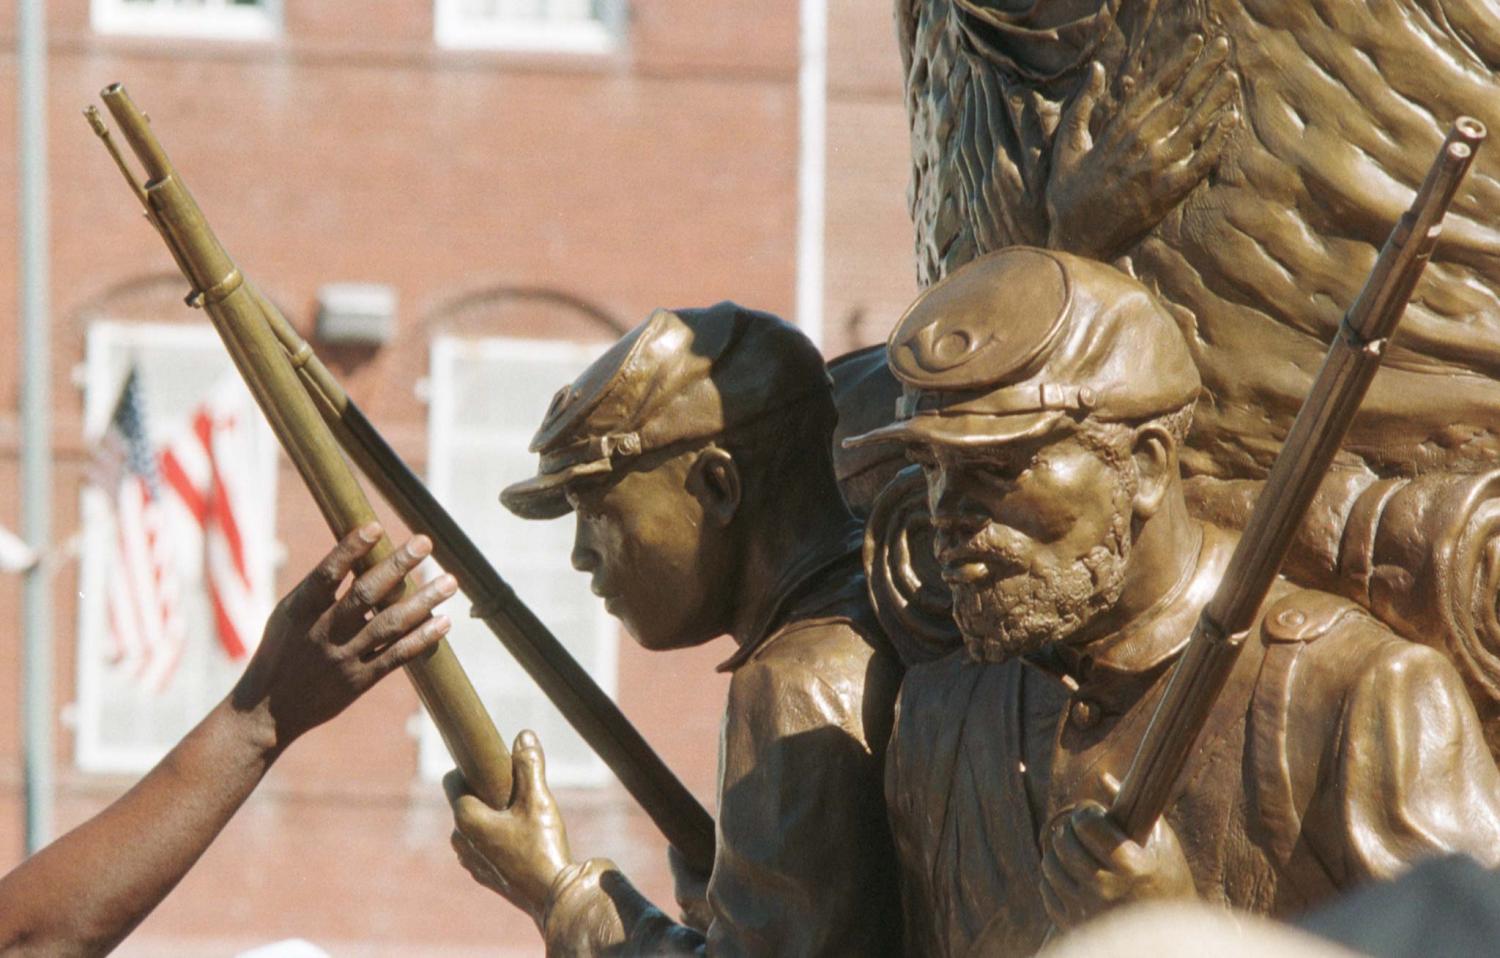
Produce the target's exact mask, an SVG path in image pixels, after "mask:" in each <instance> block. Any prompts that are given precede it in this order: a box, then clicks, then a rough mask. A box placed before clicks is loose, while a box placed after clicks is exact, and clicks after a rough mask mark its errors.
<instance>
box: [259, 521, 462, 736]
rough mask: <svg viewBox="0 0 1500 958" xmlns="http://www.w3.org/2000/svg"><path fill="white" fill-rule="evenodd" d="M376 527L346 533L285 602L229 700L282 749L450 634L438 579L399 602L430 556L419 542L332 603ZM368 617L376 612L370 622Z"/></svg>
mask: <svg viewBox="0 0 1500 958" xmlns="http://www.w3.org/2000/svg"><path fill="white" fill-rule="evenodd" d="M380 536H381V530H380V526H378V525H375V524H373V523H372V524H370V525H368V526H366V527H364V528H362V529H359V530H356V531H355V532H351V533H350V534H349V535H347V536H345V537H344V540H343V541H342V542H340V543H339V544H338V545H337V546H335V547H334V549H333V551H332V552H330V553H328V555H327V556H325V557H324V558H323V561H322V562H320V563H318V566H317V568H315V569H313V571H312V572H310V573H308V575H307V577H306V578H304V579H303V580H302V581H301V582H300V583H298V585H297V587H296V588H295V589H293V590H292V591H291V592H290V593H288V594H287V595H286V597H285V598H283V599H282V600H281V602H280V603H279V604H278V605H277V606H276V609H275V611H273V612H272V613H271V618H270V619H269V620H268V621H267V622H266V631H265V635H264V637H263V638H262V639H261V642H260V647H259V648H257V649H256V650H255V655H254V656H252V657H251V659H250V664H249V665H248V666H246V668H245V674H244V675H242V676H241V677H240V680H239V682H238V683H236V684H235V687H234V690H233V691H232V692H231V693H230V695H229V703H230V705H231V706H232V707H233V708H234V709H235V710H236V711H237V712H239V713H240V714H243V715H246V716H247V717H250V718H251V719H252V720H253V721H254V722H255V723H256V725H257V726H258V727H260V729H261V730H262V731H263V732H264V733H265V734H266V735H267V736H269V738H268V741H267V743H266V744H267V745H268V747H270V748H271V749H272V750H275V751H279V750H281V749H284V748H285V747H286V746H287V745H288V744H290V743H291V742H292V740H294V739H295V738H297V737H298V736H299V735H301V734H302V733H303V732H306V731H307V730H308V729H310V728H313V727H315V726H317V725H321V724H322V723H324V722H326V721H328V720H329V719H331V718H333V717H334V716H335V715H337V714H339V713H340V712H342V711H343V710H344V709H345V708H347V707H348V706H349V704H350V703H351V702H353V701H354V700H355V699H357V698H359V696H360V695H361V694H363V693H364V691H365V690H366V689H368V688H369V687H370V686H372V685H374V684H375V683H376V682H378V681H380V679H382V678H383V677H384V676H385V675H386V673H388V672H390V671H391V670H393V669H395V668H397V667H399V666H402V665H405V664H406V663H408V662H410V661H412V660H413V659H415V658H416V657H418V656H419V655H422V654H423V653H424V652H426V651H428V650H429V649H431V648H432V647H433V646H434V645H435V644H436V643H437V641H438V640H439V639H441V638H442V637H443V636H444V635H445V634H446V633H447V632H448V629H449V625H450V623H449V621H448V618H447V617H446V616H437V617H433V616H432V610H433V608H434V607H435V606H437V605H438V604H439V603H441V602H442V601H443V600H444V599H446V598H448V597H449V596H451V595H453V592H454V590H455V588H456V586H455V584H454V581H453V577H452V576H448V575H444V576H442V577H440V578H438V579H436V580H434V581H432V582H429V583H427V584H426V585H425V586H423V587H422V588H421V589H418V590H417V591H416V592H415V593H414V594H413V595H411V596H410V597H408V598H406V599H403V600H402V601H400V602H397V603H395V604H394V605H391V606H390V607H389V608H386V609H383V610H382V609H380V605H381V603H382V602H384V601H386V600H388V599H391V598H394V597H395V596H396V595H399V592H400V589H401V586H402V583H403V580H404V579H405V577H406V575H407V573H409V572H411V571H412V570H413V569H415V568H416V567H417V565H418V563H420V562H421V561H422V559H423V558H425V557H426V556H427V554H428V553H429V552H431V551H432V545H431V543H430V542H428V540H427V539H426V537H424V536H417V537H415V538H413V539H412V540H411V541H409V542H408V543H406V545H404V546H403V547H401V548H400V549H397V550H396V551H395V552H394V553H392V554H391V555H390V556H388V557H387V558H386V559H385V560H384V561H383V562H380V563H379V564H377V565H376V566H375V567H374V568H372V569H370V570H369V571H368V572H366V573H364V574H363V575H361V576H360V577H359V578H358V579H356V580H355V582H354V585H353V586H351V587H350V588H349V590H348V592H346V593H345V594H344V596H343V598H340V599H337V600H336V596H337V594H338V588H339V584H340V583H342V582H343V581H344V577H345V576H347V575H348V574H349V573H350V571H351V570H353V569H354V566H355V563H356V562H358V561H359V560H360V559H361V558H363V557H364V556H365V555H367V554H368V553H369V551H370V550H371V549H372V548H374V546H375V543H376V542H378V541H380ZM371 613H374V614H373V616H372V615H371Z"/></svg>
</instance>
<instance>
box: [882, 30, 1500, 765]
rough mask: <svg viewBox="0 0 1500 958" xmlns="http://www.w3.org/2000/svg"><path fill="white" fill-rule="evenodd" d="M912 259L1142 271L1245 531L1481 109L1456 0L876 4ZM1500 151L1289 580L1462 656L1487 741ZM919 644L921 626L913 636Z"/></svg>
mask: <svg viewBox="0 0 1500 958" xmlns="http://www.w3.org/2000/svg"><path fill="white" fill-rule="evenodd" d="M895 8H896V24H897V33H898V37H899V46H900V48H901V51H902V56H903V67H904V71H905V91H906V105H907V113H908V118H909V121H910V133H911V155H912V183H911V194H910V199H911V211H912V217H913V220H914V222H915V226H916V251H917V270H918V276H919V279H920V280H921V281H922V282H923V283H924V284H928V283H932V282H934V281H936V280H938V279H940V278H941V277H943V276H945V275H947V273H948V272H950V271H951V270H953V269H956V268H958V267H960V266H962V265H963V264H964V263H966V262H969V261H970V260H971V259H973V258H974V257H975V256H976V255H980V254H983V253H985V252H987V251H991V250H996V249H1000V248H1002V247H1005V246H1007V245H1011V244H1017V243H1024V244H1030V245H1034V246H1045V247H1049V248H1054V249H1060V250H1064V251H1068V252H1072V253H1077V254H1080V255H1085V256H1090V257H1093V258H1098V259H1102V260H1106V261H1110V262H1113V263H1114V264H1115V265H1117V266H1119V267H1120V268H1122V269H1124V270H1125V271H1126V272H1129V273H1131V274H1132V275H1135V276H1137V277H1138V278H1140V279H1141V280H1142V282H1143V283H1144V284H1145V285H1146V286H1147V287H1149V288H1150V289H1152V290H1153V292H1155V293H1156V294H1157V295H1158V297H1159V298H1160V299H1161V300H1162V302H1163V304H1164V305H1165V306H1166V307H1167V309H1168V310H1169V311H1170V312H1171V314H1172V316H1173V318H1174V319H1175V320H1176V322H1177V325H1178V327H1179V328H1180V329H1181V330H1182V332H1183V335H1184V337H1185V339H1186V342H1187V345H1188V349H1189V352H1190V354H1191V355H1192V358H1193V360H1194V363H1195V364H1196V365H1197V367H1198V369H1199V372H1200V374H1201V376H1202V378H1203V382H1204V386H1205V389H1204V391H1203V394H1202V396H1201V398H1200V400H1199V402H1198V405H1197V409H1196V411H1195V415H1194V420H1193V429H1192V431H1191V432H1190V434H1189V435H1188V437H1187V440H1186V442H1185V443H1184V444H1183V447H1182V448H1181V449H1180V450H1179V455H1180V458H1181V461H1182V463H1183V468H1184V471H1185V473H1186V474H1187V475H1188V476H1189V477H1191V480H1192V481H1191V482H1190V483H1189V485H1188V493H1189V495H1188V504H1189V508H1190V510H1191V511H1192V512H1193V513H1194V514H1195V515H1197V516H1198V517H1200V518H1204V519H1209V520H1211V521H1213V522H1215V523H1218V524H1220V525H1222V526H1224V527H1225V528H1229V529H1238V528H1242V527H1243V526H1244V524H1245V523H1246V522H1247V521H1248V518H1249V515H1250V508H1251V506H1252V505H1253V504H1254V502H1255V500H1256V497H1257V496H1258V495H1259V493H1260V491H1261V482H1262V480H1263V479H1264V478H1265V475H1266V471H1267V469H1268V468H1269V467H1270V464H1271V462H1272V461H1273V460H1274V458H1275V456H1276V455H1277V453H1278V451H1279V450H1280V448H1281V445H1282V443H1283V442H1284V440H1285V439H1286V437H1287V433H1288V430H1289V428H1290V426H1291V423H1292V420H1293V417H1294V415H1295V414H1296V412H1297V410H1298V408H1299V407H1300V404H1301V403H1302V401H1303V399H1304V397H1306V395H1307V394H1308V390H1309V388H1310V386H1311V383H1312V381H1313V378H1314V376H1315V375H1316V373H1317V370H1318V368H1319V366H1320V363H1321V360H1322V358H1323V355H1324V353H1325V351H1326V348H1327V345H1328V343H1329V342H1330V340H1331V339H1332V337H1333V335H1334V333H1335V331H1336V330H1337V328H1338V326H1339V323H1340V318H1341V316H1342V313H1343V311H1344V310H1345V308H1347V306H1348V305H1349V304H1350V303H1352V302H1354V300H1355V298H1356V294H1357V293H1358V292H1359V290H1360V284H1361V283H1362V282H1363V280H1364V277H1365V276H1366V275H1368V273H1369V271H1370V267H1371V264H1372V263H1373V262H1374V260H1375V258H1376V255H1377V252H1378V250H1379V249H1380V245H1381V242H1382V240H1383V239H1384V238H1385V236H1386V231H1387V229H1388V228H1389V225H1390V224H1391V223H1392V222H1394V221H1395V218H1396V216H1397V215H1398V213H1399V212H1400V211H1401V210H1402V209H1403V208H1405V207H1406V206H1407V204H1409V203H1410V202H1411V197H1412V195H1413V193H1414V191H1415V190H1416V188H1417V187H1418V184H1419V183H1421V182H1422V177H1423V172H1424V170H1425V169H1426V166H1427V163H1428V162H1429V160H1430V158H1431V156H1432V155H1433V151H1434V150H1435V149H1436V148H1437V145H1438V143H1439V141H1440V140H1441V138H1442V131H1443V129H1444V127H1445V126H1446V125H1447V124H1448V123H1449V122H1451V121H1452V120H1453V119H1455V118H1456V117H1458V116H1459V115H1461V114H1468V115H1471V116H1474V117H1476V118H1478V119H1479V120H1480V121H1482V122H1484V123H1486V124H1491V123H1493V122H1495V121H1496V120H1497V119H1500V116H1497V113H1496V104H1497V103H1500V98H1497V96H1496V93H1497V92H1500V83H1497V79H1496V77H1497V73H1496V70H1495V67H1496V63H1497V56H1500V53H1497V51H1500V23H1497V21H1496V19H1495V17H1494V15H1493V11H1492V10H1491V9H1490V8H1489V6H1488V5H1487V4H1485V3H1483V2H1479V0H1435V2H1425V0H1394V2H1391V3H1386V4H1378V5H1370V4H1365V3H1356V2H1352V0H1316V2H1309V3H1282V2H1278V0H1252V2H1248V3H1230V2H1224V0H1046V2H1036V0H897V2H896V4H895ZM1497 184H1500V152H1491V153H1489V154H1486V153H1485V152H1484V151H1481V152H1480V155H1479V157H1478V158H1477V160H1476V163H1475V167H1474V171H1473V174H1472V175H1471V176H1469V178H1468V179H1467V180H1466V181H1465V183H1464V185H1463V187H1462V188H1461V189H1460V190H1459V192H1458V193H1457V195H1456V196H1455V198H1454V202H1453V208H1452V209H1451V210H1450V211H1449V214H1448V220H1447V222H1446V224H1445V227H1444V234H1443V238H1442V241H1441V242H1440V243H1439V244H1438V246H1437V248H1436V249H1435V250H1434V251H1433V254H1432V262H1431V266H1430V267H1429V268H1428V269H1427V270H1426V272H1425V274H1424V275H1423V277H1422V279H1421V281H1420V283H1419V284H1418V285H1417V287H1416V289H1415V291H1414V295H1413V297H1412V300H1411V305H1410V308H1409V309H1408V310H1407V315H1406V316H1405V318H1404V320H1403V322H1402V327H1401V329H1400V331H1399V332H1398V333H1397V335H1396V336H1395V337H1394V339H1393V341H1392V344H1391V346H1390V348H1389V349H1388V350H1387V352H1386V356H1385V357H1384V362H1383V367H1382V370H1381V372H1380V373H1379V375H1377V376H1376V377H1375V379H1374V381H1373V383H1372V386H1371V389H1370V392H1369V395H1368V396H1367V397H1366V398H1365V400H1364V402H1363V404H1362V405H1361V407H1360V412H1359V415H1358V416H1357V417H1356V418H1355V419H1354V422H1353V423H1352V426H1351V429H1350V432H1349V435H1348V438H1347V439H1346V441H1345V445H1344V447H1343V450H1342V451H1341V452H1340V454H1339V457H1338V459H1337V460H1336V461H1335V468H1334V469H1333V470H1332V472H1331V473H1330V476H1329V479H1328V482H1327V483H1326V485H1325V486H1324V489H1323V491H1322V493H1321V494H1320V496H1319V499H1318V501H1317V502H1316V503H1315V505H1314V508H1313V511H1312V513H1311V515H1310V516H1309V518H1308V520H1307V523H1306V525H1305V526H1304V528H1303V530H1302V533H1301V537H1300V540H1299V545H1298V547H1297V548H1296V549H1294V550H1293V552H1292V554H1291V555H1290V556H1289V557H1288V561H1287V566H1286V572H1287V574H1288V576H1289V577H1291V578H1292V579H1293V580H1294V581H1297V582H1298V583H1299V584H1302V585H1307V586H1313V587H1316V588H1320V589H1326V590H1329V591H1333V592H1336V593H1338V594H1340V595H1343V596H1345V597H1347V598H1350V599H1353V600H1354V601H1356V602H1358V603H1359V604H1360V605H1362V606H1364V607H1365V608H1367V609H1369V610H1370V611H1372V612H1373V613H1374V614H1375V615H1376V616H1377V617H1378V618H1380V619H1381V620H1382V621H1383V622H1385V623H1386V624H1387V625H1388V626H1390V627H1391V628H1393V629H1395V630H1396V631H1397V632H1399V633H1400V634H1401V635H1403V636H1405V637H1406V638H1409V639H1413V640H1415V641H1418V642H1422V643H1424V644H1428V645H1431V646H1433V647H1435V648H1437V649H1439V650H1440V651H1442V652H1444V653H1445V654H1446V655H1447V656H1448V657H1449V658H1450V659H1452V660H1453V661H1454V663H1455V664H1456V665H1457V666H1458V668H1459V671H1460V674H1461V675H1462V676H1463V679H1464V682H1465V685H1466V687H1467V688H1468V690H1469V692H1470V694H1471V695H1472V696H1473V698H1474V701H1475V705H1476V707H1477V708H1478V709H1479V711H1480V716H1481V719H1482V721H1483V722H1484V724H1485V726H1486V730H1487V737H1488V740H1489V742H1490V746H1491V749H1492V750H1497V749H1500V613H1497V603H1496V595H1497V583H1500V535H1497V533H1500V527H1497V523H1496V518H1497V517H1500V500H1497V499H1496V496H1495V487H1494V477H1493V475H1492V472H1491V471H1492V470H1493V469H1494V467H1495V463H1496V457H1497V453H1500V440H1497V433H1496V430H1495V423H1496V422H1497V421H1500V382H1497V377H1500V365H1497V362H1496V359H1497V357H1500V327H1497V317H1500V301H1497V297H1500V232H1497V231H1496V230H1495V228H1494V225H1493V222H1492V219H1493V217H1492V216H1491V215H1490V211H1491V210H1493V209H1495V208H1496V200H1497V199H1500V192H1497V190H1500V187H1497ZM929 644H931V643H929Z"/></svg>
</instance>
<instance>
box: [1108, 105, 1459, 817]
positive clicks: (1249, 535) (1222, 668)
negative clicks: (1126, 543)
mask: <svg viewBox="0 0 1500 958" xmlns="http://www.w3.org/2000/svg"><path fill="white" fill-rule="evenodd" d="M1484 137H1485V129H1484V125H1483V124H1482V123H1480V122H1479V121H1478V120H1474V119H1471V118H1469V117H1460V118H1459V119H1458V120H1457V121H1455V122H1454V124H1453V128H1452V129H1451V130H1450V131H1449V133H1448V136H1447V138H1446V139H1445V140H1444V141H1443V147H1442V150H1441V151H1440V152H1439V153H1438V156H1437V159H1436V160H1435V161H1434V163H1433V165H1432V168H1431V169H1430V170H1429V171H1428V173H1427V178H1426V179H1425V180H1424V181H1423V183H1422V186H1421V189H1419V190H1418V191H1417V197H1416V199H1415V200H1414V201H1413V203H1412V205H1411V208H1410V209H1408V210H1407V211H1406V213H1405V214H1403V215H1402V217H1401V219H1400V220H1399V221H1398V222H1397V223H1396V226H1395V228H1394V229H1392V230H1391V234H1390V236H1389V237H1388V238H1387V239H1386V241H1385V245H1384V246H1383V247H1382V248H1381V250H1380V256H1379V257H1378V258H1377V259H1376V261H1375V266H1374V268H1373V269H1372V270H1371V272H1370V276H1369V278H1368V279H1366V280H1365V285H1364V288H1363V289H1362V290H1361V291H1360V294H1359V297H1358V299H1356V300H1355V302H1354V305H1353V306H1351V307H1349V311H1348V312H1347V313H1345V314H1344V319H1343V322H1342V323H1340V324H1339V328H1338V331H1337V332H1336V333H1335V334H1334V337H1333V343H1332V344H1331V345H1330V346H1329V349H1328V356H1327V358H1326V359H1324V361H1323V366H1322V368H1321V369H1320V370H1319V371H1318V376H1317V379H1316V380H1314V382H1313V385H1312V388H1311V390H1310V391H1309V393H1308V397H1307V400H1306V402H1304V403H1303V405H1302V409H1301V410H1300V411H1299V412H1298V413H1297V419H1296V421H1295V422H1293V423H1292V428H1291V431H1290V432H1289V433H1288V434H1287V437H1286V442H1285V444H1283V446H1282V449H1281V453H1280V455H1278V456H1277V457H1276V462H1275V464H1274V465H1272V467H1271V472H1270V475H1269V476H1268V477H1267V480H1266V485H1265V488H1264V489H1263V490H1262V492H1261V494H1260V498H1259V499H1258V500H1257V501H1256V503H1255V509H1254V511H1253V512H1252V514H1251V516H1250V521H1249V523H1248V524H1247V525H1246V526H1245V533H1244V535H1243V536H1242V537H1241V538H1240V541H1239V543H1238V545H1237V546H1236V547H1235V550H1234V554H1233V555H1232V556H1231V557H1230V560H1229V566H1228V568H1227V569H1226V570H1225V572H1224V578H1223V579H1222V580H1221V581H1220V583H1219V587H1218V589H1217V590H1216V591H1215V592H1214V596H1213V598H1212V599H1211V600H1209V603H1208V605H1207V606H1206V607H1205V608H1204V610H1203V614H1202V615H1201V617H1200V618H1199V620H1198V623H1197V625H1196V626H1195V627H1194V629H1193V633H1192V636H1191V637H1190V638H1189V640H1188V644H1187V647H1186V649H1185V650H1184V652H1183V654H1182V657H1181V658H1180V659H1179V660H1178V662H1177V664H1176V665H1175V666H1174V667H1173V670H1172V675H1171V677H1170V679H1169V680H1168V683H1167V688H1166V691H1165V693H1164V694H1163V696H1162V700H1161V702H1160V703H1159V704H1158V705H1157V708H1156V711H1155V713H1154V714H1153V715H1152V716H1151V723H1150V725H1149V726H1147V728H1146V732H1145V735H1144V737H1143V738H1142V740H1141V744H1140V746H1139V747H1138V748H1137V750H1136V753H1135V757H1134V759H1133V760H1132V761H1131V764H1130V770H1129V771H1128V772H1127V773H1126V775H1125V779H1124V781H1123V782H1122V783H1121V786H1120V791H1119V794H1118V795H1116V796H1115V799H1114V801H1113V803H1112V804H1111V806H1110V809H1109V815H1110V818H1111V819H1112V820H1113V821H1114V822H1115V824H1116V825H1118V826H1119V827H1120V829H1121V830H1122V831H1124V832H1125V833H1126V834H1127V835H1129V836H1130V837H1131V838H1132V839H1133V840H1135V841H1137V842H1142V841H1144V840H1145V838H1146V836H1147V834H1149V833H1150V831H1151V829H1152V827H1153V826H1154V825H1155V823H1156V820H1157V819H1158V818H1160V817H1161V815H1162V813H1163V812H1164V811H1165V810H1166V808H1167V805H1168V804H1169V802H1170V800H1171V797H1172V794H1173V792H1174V790H1175V789H1176V787H1177V780H1178V778H1179V777H1180V776H1181V774H1182V769H1183V766H1184V765H1185V764H1186V762H1187V757H1188V755H1189V754H1190V753H1191V751H1192V748H1193V746H1194V744H1195V743H1196V742H1197V740H1198V737H1199V735H1200V734H1201V733H1202V731H1203V726H1204V724H1205V722H1206V721H1207V719H1208V715H1209V712H1210V710H1211V709H1212V708H1213V705H1214V701H1215V700H1216V699H1217V698H1218V696H1219V693H1220V692H1221V691H1222V690H1223V688H1224V684H1225V682H1227V681H1228V679H1229V674H1230V671H1231V669H1232V668H1233V667H1234V662H1235V659H1236V658H1237V657H1238V655H1239V651H1240V648H1241V647H1242V646H1243V644H1244V642H1245V638H1246V635H1247V634H1248V632H1249V630H1250V628H1251V627H1252V626H1253V625H1254V624H1255V620H1256V616H1257V615H1258V614H1259V612H1260V607H1261V604H1262V603H1263V602H1264V601H1265V598H1266V594H1267V592H1269V591H1270V588H1271V585H1272V583H1273V582H1274V581H1275V579H1276V576H1277V574H1278V572H1279V571H1280V569H1281V563H1282V560H1283V559H1284V558H1285V557H1286V553H1287V549H1288V547H1289V546H1290V545H1291V542H1292V537H1293V535H1294V534H1295V533H1296V531H1297V528H1298V526H1300V525H1301V523H1302V518H1303V516H1304V515H1305V514H1306V512H1307V508H1308V505H1309V504H1310V503H1311V502H1312V498H1313V494H1314V493H1315V492H1316V491H1317V489H1318V485H1319V483H1321V482H1322V480H1323V478H1324V476H1325V475H1327V472H1328V467H1329V465H1330V464H1331V463H1332V462H1333V456H1334V453H1335V452H1337V451H1338V448H1339V445H1340V444H1341V443H1342V442H1343V440H1344V434H1345V433H1346V432H1348V429H1349V424H1350V423H1351V422H1352V421H1353V419H1354V414H1355V413H1356V412H1357V411H1358V410H1359V404H1360V402H1361V400H1363V399H1364V395H1365V392H1366V391H1367V390H1368V389H1369V386H1370V381H1371V379H1373V378H1374V376H1375V371H1376V369H1378V368H1379V366H1380V360H1381V357H1382V356H1383V355H1384V352H1385V348H1386V346H1387V344H1388V342H1389V340H1390V336H1391V333H1392V332H1394V330H1395V328H1396V324H1397V323H1398V322H1400V320H1401V316H1402V314H1403V313H1405V311H1406V304H1407V301H1408V300H1410V299H1411V294H1412V290H1413V289H1415V288H1416V285H1417V280H1418V279H1419V278H1420V277H1421V275H1422V270H1423V269H1424V268H1425V267H1426V265H1427V260H1428V258H1429V257H1430V256H1431V255H1432V250H1433V247H1434V246H1436V245H1437V240H1438V236H1439V234H1440V232H1441V230H1442V221H1443V216H1444V214H1445V213H1446V212H1447V210H1448V207H1449V205H1450V204H1451V203H1452V202H1453V197H1454V194H1455V193H1456V192H1457V190H1458V185H1459V183H1460V182H1461V181H1462V180H1463V177H1464V174H1465V173H1467V172H1468V169H1469V165H1470V164H1471V163H1472V162H1473V159H1474V151H1475V150H1477V149H1478V148H1479V145H1480V143H1482V142H1483V140H1484Z"/></svg>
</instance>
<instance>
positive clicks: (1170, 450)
mask: <svg viewBox="0 0 1500 958" xmlns="http://www.w3.org/2000/svg"><path fill="white" fill-rule="evenodd" d="M1130 453H1131V459H1132V460H1133V461H1134V462H1135V475H1136V489H1135V500H1134V502H1133V503H1132V507H1133V508H1134V511H1135V514H1136V516H1137V517H1138V518H1140V519H1149V518H1151V517H1152V516H1153V515H1155V514H1156V510H1157V509H1159V508H1160V507H1161V504H1162V501H1163V500H1164V499H1165V498H1166V496H1167V490H1168V489H1169V488H1171V485H1172V479H1173V478H1174V477H1175V476H1176V474H1177V440H1176V439H1174V438H1172V434H1171V433H1170V432H1168V431H1167V430H1165V429H1163V428H1162V427H1161V426H1157V425H1145V426H1142V427H1141V428H1140V429H1137V430H1136V433H1135V443H1134V445H1132V447H1131V450H1130Z"/></svg>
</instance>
